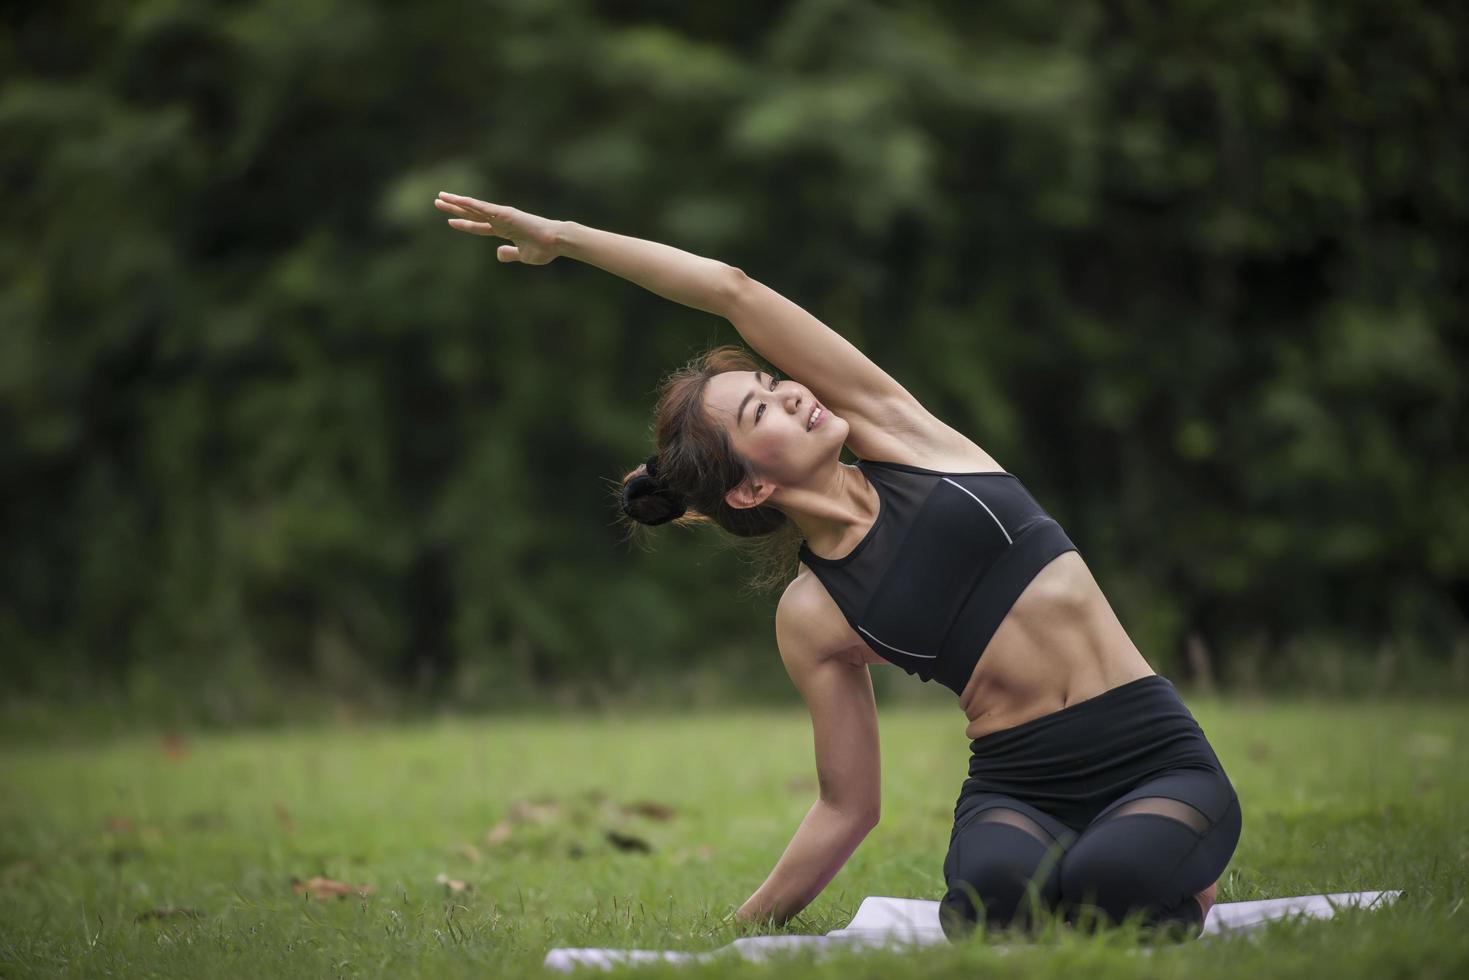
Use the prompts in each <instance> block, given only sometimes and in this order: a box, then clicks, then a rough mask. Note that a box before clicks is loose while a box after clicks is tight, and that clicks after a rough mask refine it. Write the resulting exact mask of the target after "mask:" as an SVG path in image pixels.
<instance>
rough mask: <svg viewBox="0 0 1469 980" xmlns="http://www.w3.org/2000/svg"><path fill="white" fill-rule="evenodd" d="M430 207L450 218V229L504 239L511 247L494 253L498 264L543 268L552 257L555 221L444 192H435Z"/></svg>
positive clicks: (554, 249)
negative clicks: (435, 194) (518, 264)
mask: <svg viewBox="0 0 1469 980" xmlns="http://www.w3.org/2000/svg"><path fill="white" fill-rule="evenodd" d="M434 207H436V208H438V209H439V210H440V211H443V212H444V213H446V214H449V215H451V216H452V217H450V218H449V227H450V228H454V229H456V230H458V231H462V232H465V233H466V234H470V235H482V236H494V237H497V238H508V239H509V240H510V242H511V244H509V245H501V246H500V247H499V248H497V249H496V250H495V257H496V258H497V259H499V260H500V261H501V262H523V263H525V264H526V265H545V264H546V263H547V262H550V261H551V260H552V259H554V258H555V257H556V254H557V253H556V228H557V226H558V225H559V224H560V222H558V221H551V220H550V219H548V218H542V217H540V216H539V215H534V214H527V213H526V212H524V211H517V210H516V209H515V208H511V207H506V206H505V205H503V204H491V203H489V202H488V201H481V200H478V199H476V198H473V197H464V196H463V195H460V194H450V193H449V192H448V191H440V192H439V196H438V197H436V198H434Z"/></svg>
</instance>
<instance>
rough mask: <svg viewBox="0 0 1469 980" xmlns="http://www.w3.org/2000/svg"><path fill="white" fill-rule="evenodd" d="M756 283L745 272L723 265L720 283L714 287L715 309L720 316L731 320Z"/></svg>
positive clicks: (720, 271) (719, 277)
mask: <svg viewBox="0 0 1469 980" xmlns="http://www.w3.org/2000/svg"><path fill="white" fill-rule="evenodd" d="M754 282H755V280H753V279H751V278H750V277H749V276H747V275H745V270H743V269H741V268H739V267H738V266H733V265H729V264H727V263H721V267H720V269H719V276H718V281H717V282H716V284H715V287H714V302H715V308H716V309H717V310H718V312H719V313H720V315H722V316H724V317H725V318H726V319H729V318H730V317H731V316H732V315H733V314H734V312H735V311H736V310H737V309H739V307H740V304H741V303H742V302H743V301H744V299H745V297H746V296H747V295H749V292H750V286H751V285H752V284H753V283H754Z"/></svg>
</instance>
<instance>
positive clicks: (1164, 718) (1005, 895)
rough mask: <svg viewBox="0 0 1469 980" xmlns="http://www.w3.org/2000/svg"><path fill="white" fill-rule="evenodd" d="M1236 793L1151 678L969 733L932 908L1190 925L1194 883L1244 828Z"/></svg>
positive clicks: (956, 913) (947, 924)
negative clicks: (941, 883) (943, 890)
mask: <svg viewBox="0 0 1469 980" xmlns="http://www.w3.org/2000/svg"><path fill="white" fill-rule="evenodd" d="M1240 825H1241V824H1240V809H1239V801H1238V799H1237V798H1236V796H1235V793H1234V789H1233V787H1232V786H1231V785H1230V783H1229V778H1228V777H1227V776H1226V775H1225V773H1224V769H1223V767H1221V766H1220V765H1219V761H1218V758H1217V757H1216V756H1215V755H1214V752H1213V750H1212V749H1211V748H1210V747H1209V744H1208V742H1207V741H1206V740H1205V739H1204V735H1203V732H1202V730H1200V729H1199V727H1198V724H1197V722H1195V721H1194V719H1193V716H1192V715H1190V714H1189V713H1188V709H1187V708H1185V707H1184V706H1183V702H1182V701H1181V700H1179V698H1178V695H1177V693H1176V692H1175V691H1174V690H1173V685H1172V684H1169V683H1168V681H1166V680H1164V679H1163V678H1161V677H1156V676H1154V677H1147V678H1143V679H1142V680H1139V681H1134V682H1132V683H1130V684H1124V685H1122V686H1121V687H1118V688H1114V689H1113V690H1111V691H1108V692H1106V693H1105V694H1102V695H1099V696H1098V697H1096V698H1092V699H1090V700H1087V701H1082V702H1079V703H1078V704H1075V705H1072V706H1070V707H1067V708H1064V709H1062V710H1061V711H1058V712H1055V713H1054V714H1052V715H1048V716H1045V717H1043V718H1039V719H1036V720H1035V721H1032V722H1027V723H1026V724H1024V725H1020V726H1018V727H1016V728H1012V729H1008V730H1006V731H1003V732H997V733H995V734H994V735H990V736H986V737H985V738H981V739H977V740H976V741H975V742H974V745H973V756H972V757H971V760H970V778H969V779H968V780H966V781H965V784H964V791H963V792H962V793H961V794H960V797H959V802H958V804H957V805H956V806H955V811H954V831H953V833H952V835H951V837H950V842H949V854H948V858H947V859H946V860H945V862H944V880H945V883H946V884H947V886H948V892H947V894H945V896H944V900H943V903H942V907H941V921H942V922H943V923H944V931H945V933H946V934H948V935H949V937H950V938H957V937H958V936H960V935H963V934H966V933H967V932H968V931H969V930H970V929H972V928H973V926H974V924H975V923H976V922H979V921H982V922H983V923H984V924H985V925H986V926H988V927H990V928H1000V927H1005V926H1010V925H1026V924H1028V923H1030V922H1032V921H1033V920H1034V919H1035V918H1036V917H1037V915H1038V914H1040V912H1041V910H1042V909H1044V910H1045V911H1046V912H1048V913H1052V914H1060V915H1061V916H1063V917H1065V918H1066V919H1068V920H1070V921H1076V922H1103V923H1105V922H1121V921H1122V920H1123V919H1126V918H1128V917H1129V916H1132V915H1139V916H1140V917H1141V918H1142V920H1143V921H1144V922H1146V923H1148V924H1153V925H1169V924H1177V925H1180V926H1184V927H1186V928H1191V929H1194V930H1197V927H1199V926H1201V925H1202V920H1201V910H1200V908H1199V905H1198V903H1197V902H1196V901H1194V898H1193V896H1194V894H1195V893H1196V892H1199V891H1202V890H1203V889H1205V888H1207V887H1208V886H1209V885H1210V884H1212V883H1213V882H1215V881H1217V880H1218V878H1219V876H1220V874H1221V873H1222V872H1223V871H1224V868H1225V866H1226V865H1227V864H1228V863H1229V859H1230V856H1231V855H1232V854H1233V853H1234V847H1235V844H1236V843H1237V842H1238V840H1239V834H1240Z"/></svg>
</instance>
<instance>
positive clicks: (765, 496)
mask: <svg viewBox="0 0 1469 980" xmlns="http://www.w3.org/2000/svg"><path fill="white" fill-rule="evenodd" d="M772 493H775V487H774V486H772V485H771V484H769V483H752V482H751V481H749V480H746V481H745V482H743V483H741V484H740V485H739V486H737V487H735V488H734V489H733V490H731V491H730V492H729V493H726V494H725V495H724V502H725V503H727V504H729V505H730V506H731V507H733V508H734V509H735V510H748V509H750V508H751V507H759V506H760V505H761V504H763V503H765V501H767V500H769V499H770V495H771V494H772Z"/></svg>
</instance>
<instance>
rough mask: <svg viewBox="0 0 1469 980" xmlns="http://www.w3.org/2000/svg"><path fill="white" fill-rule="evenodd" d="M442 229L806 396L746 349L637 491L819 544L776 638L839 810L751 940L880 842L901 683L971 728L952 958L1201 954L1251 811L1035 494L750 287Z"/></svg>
mask: <svg viewBox="0 0 1469 980" xmlns="http://www.w3.org/2000/svg"><path fill="white" fill-rule="evenodd" d="M435 205H436V206H437V207H438V208H439V209H440V210H441V211H443V212H445V213H447V214H448V215H451V217H450V219H449V224H450V226H452V227H453V228H455V229H458V230H459V231H463V232H467V233H470V234H474V235H486V236H498V237H500V238H504V239H507V240H509V242H510V243H511V244H508V245H501V246H500V247H499V249H498V258H499V260H500V261H501V262H522V263H526V264H529V265H541V264H544V263H546V262H550V261H551V260H552V259H554V258H556V257H558V256H566V257H568V258H572V259H576V260H579V261H582V262H585V263H587V264H589V265H594V266H596V267H598V268H601V269H605V270H607V271H608V272H611V273H613V274H614V275H618V276H621V277H622V278H624V279H627V280H629V281H631V282H634V283H636V284H638V285H640V286H642V287H644V288H645V289H649V290H651V291H653V292H655V293H657V294H658V295H660V296H663V297H665V298H667V299H670V300H673V301H674V302H678V303H682V304H684V305H686V306H691V307H694V308H696V309H700V310H704V311H706V312H709V313H713V314H716V315H718V316H722V317H725V318H726V319H728V320H729V321H730V323H731V324H733V325H734V327H735V329H736V330H738V331H739V333H740V335H741V336H742V337H744V339H745V340H746V341H747V342H748V343H749V344H750V346H752V347H753V348H754V349H755V350H756V351H758V352H759V353H760V354H761V355H762V356H763V357H765V358H766V360H768V361H769V362H770V363H771V364H775V365H778V366H779V367H780V368H781V369H782V370H784V371H785V372H787V373H788V374H789V375H790V376H791V380H778V379H777V378H775V377H772V376H770V375H767V374H765V373H764V372H763V371H761V370H760V369H759V367H758V366H757V364H756V363H755V362H754V361H753V360H752V359H750V358H749V357H748V356H747V355H744V354H742V353H739V352H737V351H735V350H732V349H729V348H725V349H720V350H716V351H713V352H711V353H709V354H707V355H705V356H704V357H703V358H701V359H699V360H698V361H696V362H695V363H694V364H693V365H691V366H690V367H688V368H686V369H685V370H684V371H682V372H681V373H679V374H677V375H675V376H673V377H672V378H671V379H670V380H669V381H667V382H665V384H664V387H663V390H662V397H661V398H660V400H659V405H658V410H657V421H656V424H655V434H656V441H657V444H658V449H657V452H656V453H655V454H654V455H653V456H652V457H650V458H649V459H648V461H647V462H646V463H645V464H643V465H641V466H639V467H638V468H637V469H636V470H634V471H633V472H632V473H630V474H628V477H627V478H625V480H624V486H623V491H622V499H623V508H624V511H625V512H626V513H627V514H628V515H629V516H631V517H633V518H634V519H636V520H638V521H640V522H642V523H645V524H661V523H665V522H667V521H670V520H674V519H678V518H681V517H683V518H685V519H686V520H688V519H689V518H688V517H686V516H685V515H686V514H687V513H688V512H689V511H693V512H695V516H702V518H703V519H709V520H713V521H715V522H717V523H718V524H720V525H721V526H722V527H724V528H726V529H727V530H730V531H732V532H733V533H735V534H738V535H741V536H744V537H751V536H756V535H764V534H771V533H775V532H777V531H779V530H781V529H782V528H783V527H786V528H789V527H790V526H792V525H793V526H794V528H795V529H798V530H799V533H800V535H801V537H803V538H804V542H803V543H802V544H801V546H800V549H799V556H800V564H799V571H798V572H797V573H796V574H795V577H794V578H793V580H792V581H791V582H790V583H789V585H787V586H786V589H785V592H784V594H783V595H782V597H781V600H780V604H779V606H778V608H777V610H776V614H775V633H776V640H777V641H778V644H779V647H780V655H781V659H782V660H783V661H784V663H785V666H786V669H787V671H788V672H789V674H790V676H791V680H792V681H793V682H794V683H795V685H796V687H797V688H798V689H799V690H800V692H801V695H802V697H804V698H805V700H806V704H807V706H808V707H809V709H810V712H811V722H812V727H813V729H814V732H815V743H816V767H817V774H818V777H819V783H820V795H819V799H818V800H817V801H816V803H815V804H814V805H813V806H812V808H811V810H810V812H809V813H807V815H806V817H805V819H804V820H803V821H802V822H801V825H800V827H799V828H798V829H797V830H796V833H795V836H794V837H793V838H792V840H791V842H790V845H789V846H788V847H787V848H786V851H785V853H784V854H783V855H781V858H780V860H779V862H778V863H777V864H776V866H775V869H774V870H773V871H772V872H771V873H770V876H769V878H767V879H766V881H765V883H764V884H762V885H761V886H760V888H759V889H758V890H756V892H755V893H754V894H753V895H752V896H750V898H749V900H748V901H746V902H745V903H744V905H743V906H741V908H740V910H739V912H738V915H739V917H740V918H742V919H752V920H768V919H773V920H775V921H777V922H781V921H784V920H785V919H787V918H789V917H790V916H792V915H795V914H796V913H797V912H799V911H800V910H801V909H802V908H804V907H805V906H806V905H807V904H808V903H809V902H810V901H811V900H812V899H814V898H815V897H816V895H817V894H818V893H820V891H821V889H822V888H823V887H825V885H826V883H827V882H828V881H830V880H831V879H832V877H833V876H834V875H835V874H836V873H837V871H838V870H839V869H840V868H841V866H842V865H843V863H845V861H846V860H847V858H848V856H850V855H851V853H852V851H853V850H855V849H856V847H857V845H858V844H859V843H860V842H861V841H862V839H863V838H864V837H865V836H866V835H867V833H868V831H870V830H871V829H872V828H873V826H874V825H875V824H876V823H877V819H878V799H879V791H878V736H877V713H876V708H875V705H874V702H873V696H872V683H871V678H870V677H869V676H868V672H867V667H868V665H869V664H874V663H884V662H889V663H894V664H897V665H898V666H900V667H902V668H903V669H904V670H905V671H907V672H908V673H910V674H917V675H918V676H919V677H920V678H922V679H923V680H930V679H936V680H938V681H939V682H940V683H942V684H944V685H945V686H947V687H949V688H950V689H951V690H953V691H954V693H955V694H957V695H958V696H959V704H960V707H961V708H963V710H964V713H965V715H966V716H967V718H968V720H969V725H968V728H967V730H966V735H967V737H968V738H970V739H972V740H973V742H972V745H971V751H972V754H971V758H970V765H969V778H968V779H967V780H966V781H965V783H964V786H963V789H962V791H961V793H960V795H959V800H958V803H957V805H956V807H955V812H954V830H953V833H952V834H951V836H950V843H949V853H948V858H947V860H946V861H945V863H944V879H945V883H946V885H947V887H948V891H947V894H946V895H945V896H944V899H943V903H942V910H943V915H942V920H943V922H944V928H945V931H946V932H947V933H948V934H949V936H950V937H951V938H952V937H955V936H958V935H960V934H963V933H964V932H967V931H968V930H969V929H970V928H972V926H973V925H974V924H975V923H976V922H983V923H984V924H986V925H987V926H989V927H992V928H993V927H1003V926H1008V925H1024V924H1027V923H1031V922H1033V921H1034V920H1035V919H1036V917H1037V916H1039V915H1041V914H1043V913H1045V912H1058V913H1060V914H1062V915H1064V916H1066V917H1067V918H1068V919H1070V920H1073V921H1098V920H1100V921H1120V920H1122V919H1124V918H1125V917H1128V916H1130V915H1139V916H1141V917H1143V918H1144V920H1145V921H1147V922H1149V923H1152V924H1160V925H1169V926H1181V927H1183V928H1186V929H1190V930H1191V931H1193V932H1197V931H1198V928H1199V927H1200V926H1201V925H1202V923H1203V920H1204V917H1205V916H1206V915H1207V914H1208V911H1209V908H1210V906H1211V905H1212V903H1213V901H1214V894H1215V889H1216V884H1215V882H1216V881H1217V879H1218V877H1219V875H1220V873H1221V872H1222V871H1223V870H1224V867H1225V865H1226V864H1227V863H1228V861H1229V858H1230V855H1231V854H1232V853H1233V851H1234V847H1235V844H1236V842H1237V841H1238V838H1239V832H1240V810H1239V804H1238V801H1237V799H1236V797H1235V793H1234V790H1233V788H1232V787H1231V785H1230V783H1229V779H1228V778H1227V777H1226V775H1225V773H1224V769H1223V767H1222V766H1221V765H1220V764H1219V760H1218V758H1217V757H1216V756H1215V754H1214V752H1213V750H1212V749H1211V748H1210V747H1209V743H1208V742H1207V741H1206V740H1205V738H1204V735H1203V732H1202V731H1201V730H1200V729H1199V726H1198V725H1197V724H1196V723H1195V721H1194V719H1193V717H1192V716H1191V715H1190V714H1189V712H1188V709H1187V708H1185V707H1184V705H1183V703H1182V701H1180V700H1179V698H1178V695H1177V693H1176V692H1175V691H1174V689H1173V686H1172V685H1171V684H1170V683H1169V682H1168V681H1167V680H1165V679H1163V678H1161V677H1159V676H1157V675H1155V674H1154V673H1153V671H1152V669H1151V668H1149V666H1148V664H1147V661H1145V660H1144V659H1143V657H1142V655H1141V654H1140V653H1139V652H1138V650H1137V648H1136V647H1135V646H1134V645H1133V643H1132V641H1131V640H1130V639H1129V638H1128V635H1127V632H1126V631H1125V630H1124V629H1123V628H1122V625H1121V623H1119V622H1118V620H1117V617H1116V615H1115V614H1114V613H1113V612H1112V609H1111V607H1110V606H1109V605H1108V603H1107V600H1106V598H1105V597H1104V596H1103V595H1102V592H1101V590H1100V589H1099V588H1098V586H1097V583H1096V581H1095V580H1094V579H1093V578H1092V575H1091V572H1090V571H1089V570H1088V569H1087V566H1086V564H1085V562H1083V561H1082V559H1081V557H1080V556H1079V555H1078V554H1077V552H1076V550H1075V546H1074V545H1072V543H1071V541H1070V540H1069V539H1068V538H1067V537H1066V535H1065V533H1064V532H1063V531H1062V530H1061V528H1060V527H1059V526H1058V525H1057V524H1056V523H1055V522H1054V521H1053V520H1051V519H1050V518H1049V517H1047V516H1046V514H1045V512H1044V511H1042V510H1041V508H1040V507H1039V506H1038V505H1037V504H1036V502H1035V500H1034V499H1033V498H1032V497H1031V496H1030V494H1029V493H1028V492H1027V491H1026V489H1025V488H1024V486H1023V485H1021V483H1020V482H1019V480H1017V479H1016V478H1015V477H1013V476H1011V475H1010V474H1009V473H1006V472H1004V471H1003V470H1002V469H1001V468H1000V466H999V464H998V463H997V462H995V460H994V459H993V458H991V457H990V455H989V454H988V453H986V452H985V451H984V450H983V449H981V448H979V447H978V446H977V445H975V444H974V443H973V442H971V441H970V440H969V439H967V438H966V437H965V436H964V435H962V434H961V433H959V432H956V431H955V430H954V429H951V428H950V427H949V426H947V425H945V424H944V423H943V422H942V421H940V420H939V419H937V418H935V417H934V416H933V415H931V414H930V413H929V412H928V411H926V410H925V409H924V407H923V406H922V405H920V404H919V403H918V402H917V400H915V399H914V398H913V396H912V395H910V394H909V393H908V392H907V391H905V390H904V389H903V387H902V386H901V385H899V384H898V383H897V382H896V381H894V380H893V379H892V378H890V377H889V376H888V375H887V374H885V373H884V372H883V371H882V370H881V369H880V368H878V367H877V365H875V364H873V363H872V362H871V361H870V360H868V359H867V358H866V357H865V356H863V354H862V353H861V352H860V351H858V350H857V349H856V348H855V347H853V346H852V345H851V344H850V343H848V342H847V341H846V340H844V339H843V338H842V337H840V336H839V335H837V334H836V333H835V332H833V331H832V330H831V329H829V328H828V327H826V326H825V325H823V324H822V323H820V322H819V321H817V320H816V319H815V318H814V317H812V316H811V315H810V314H808V313H807V312H805V311H804V310H802V309H801V308H800V307H798V306H796V305H795V304H794V303H792V302H790V301H789V300H787V299H785V298H784V297H782V296H780V295H778V294H776V293H775V292H773V291H772V290H770V289H769V288H767V287H765V286H763V285H761V284H760V283H758V282H756V281H754V280H753V279H750V278H748V277H747V276H745V274H744V273H743V272H741V271H740V270H739V269H736V268H733V267H731V266H728V265H725V264H724V263H721V262H717V261H713V260H710V259H704V258H699V257H697V256H694V255H690V254H688V253H686V252H682V251H679V250H678V249H675V248H670V247H669V246H666V245H659V244H656V243H653V242H647V241H640V240H637V239H632V238H626V237H623V236H620V235H615V234H611V233H608V232H604V231H597V230H594V229H591V228H586V227H583V226H581V225H577V224H574V223H571V222H564V221H549V220H547V219H545V218H540V217H537V216H535V215H531V214H527V213H525V212H523V211H518V210H516V209H514V208H509V207H503V206H500V205H495V204H489V203H486V202H484V201H478V200H475V199H474V198H469V197H461V196H459V195H454V194H441V195H440V196H439V198H438V199H437V200H436V201H435ZM795 379H799V380H795ZM843 445H845V446H848V447H850V448H851V450H852V452H853V453H854V454H855V455H856V456H857V457H858V460H859V461H858V462H857V464H856V465H854V466H849V465H846V464H843V463H842V462H841V460H840V453H841V450H842V447H843Z"/></svg>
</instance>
